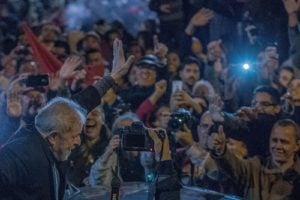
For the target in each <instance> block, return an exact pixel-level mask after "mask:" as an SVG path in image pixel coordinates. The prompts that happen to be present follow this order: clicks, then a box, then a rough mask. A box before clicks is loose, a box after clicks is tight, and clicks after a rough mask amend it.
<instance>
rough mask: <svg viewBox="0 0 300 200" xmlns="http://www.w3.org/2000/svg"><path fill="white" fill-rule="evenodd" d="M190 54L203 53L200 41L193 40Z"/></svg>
mask: <svg viewBox="0 0 300 200" xmlns="http://www.w3.org/2000/svg"><path fill="white" fill-rule="evenodd" d="M192 52H193V53H194V54H196V55H197V54H199V53H202V52H203V46H202V44H201V41H200V40H199V39H197V38H193V40H192Z"/></svg>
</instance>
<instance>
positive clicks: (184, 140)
mask: <svg viewBox="0 0 300 200" xmlns="http://www.w3.org/2000/svg"><path fill="white" fill-rule="evenodd" d="M174 136H175V140H176V141H178V142H180V143H181V144H182V145H183V146H185V147H190V146H192V145H193V144H194V143H195V141H194V139H193V135H192V132H191V130H190V129H189V128H188V127H187V126H186V124H185V125H184V126H183V130H178V131H176V133H174Z"/></svg>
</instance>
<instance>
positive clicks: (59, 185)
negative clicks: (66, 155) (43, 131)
mask: <svg viewBox="0 0 300 200" xmlns="http://www.w3.org/2000/svg"><path fill="white" fill-rule="evenodd" d="M113 85H114V81H113V79H112V78H111V77H104V78H103V79H102V80H101V81H99V82H98V83H97V84H96V86H95V87H93V86H90V87H88V88H86V89H85V90H83V91H82V92H80V93H78V94H77V95H75V96H74V97H73V100H74V101H76V102H77V103H79V104H80V105H81V106H82V107H83V108H85V109H86V110H87V111H88V112H89V111H91V110H93V109H94V108H95V107H96V106H97V105H99V104H100V100H101V97H102V96H103V95H104V94H105V92H106V91H107V90H108V89H109V88H110V87H112V86H113ZM91 97H92V98H91ZM16 135H17V136H19V137H16V138H15V139H13V140H12V141H11V142H9V143H8V144H6V145H5V146H4V147H3V148H2V149H1V150H0V199H5V200H11V199H14V200H15V199H22V200H24V199H25V200H26V199H28V200H35V199H39V200H40V199H43V200H60V199H63V198H64V194H65V187H66V181H65V178H64V176H63V173H62V171H61V170H60V166H59V163H57V162H56V161H55V159H54V156H53V154H52V152H51V151H50V149H49V145H48V144H47V142H46V140H44V139H43V138H42V137H41V135H40V134H39V132H38V131H37V130H36V129H35V128H34V127H33V128H31V129H29V128H25V127H24V128H21V129H20V130H19V131H18V133H17V134H16Z"/></svg>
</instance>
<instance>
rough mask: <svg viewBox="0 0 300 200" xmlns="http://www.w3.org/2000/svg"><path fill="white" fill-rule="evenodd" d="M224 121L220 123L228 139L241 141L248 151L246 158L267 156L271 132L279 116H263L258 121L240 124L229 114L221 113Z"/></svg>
mask: <svg viewBox="0 0 300 200" xmlns="http://www.w3.org/2000/svg"><path fill="white" fill-rule="evenodd" d="M223 115H224V118H225V121H224V122H223V123H222V124H223V126H224V130H225V133H226V135H227V136H228V137H231V138H233V139H236V140H241V141H243V142H244V143H245V144H246V146H247V149H248V156H250V157H252V156H255V155H259V156H263V157H264V156H267V155H268V152H269V138H270V134H271V130H272V127H273V125H274V124H275V122H276V121H277V120H278V119H279V116H274V117H272V116H268V115H264V116H262V117H261V118H259V119H255V120H252V121H249V122H245V123H244V122H241V121H239V120H238V119H237V118H236V117H235V116H233V115H230V114H229V113H223Z"/></svg>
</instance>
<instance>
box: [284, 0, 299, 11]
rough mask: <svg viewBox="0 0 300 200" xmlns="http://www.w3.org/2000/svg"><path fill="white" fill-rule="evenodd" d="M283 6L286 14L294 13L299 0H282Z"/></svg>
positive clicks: (297, 9) (297, 7)
mask: <svg viewBox="0 0 300 200" xmlns="http://www.w3.org/2000/svg"><path fill="white" fill-rule="evenodd" d="M282 2H283V5H284V8H285V10H286V12H287V13H288V14H295V13H297V12H298V11H299V8H300V1H299V0H282Z"/></svg>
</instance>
